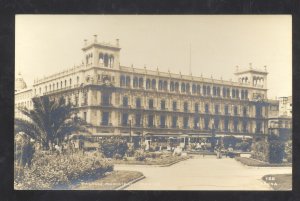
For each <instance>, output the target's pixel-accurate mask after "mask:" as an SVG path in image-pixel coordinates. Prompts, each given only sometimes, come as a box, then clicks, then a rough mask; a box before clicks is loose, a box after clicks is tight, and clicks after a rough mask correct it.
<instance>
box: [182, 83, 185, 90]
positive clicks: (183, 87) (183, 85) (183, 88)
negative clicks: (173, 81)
mask: <svg viewBox="0 0 300 201" xmlns="http://www.w3.org/2000/svg"><path fill="white" fill-rule="evenodd" d="M181 92H185V84H184V83H181Z"/></svg>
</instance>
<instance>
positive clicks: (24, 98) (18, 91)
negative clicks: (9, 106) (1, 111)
mask: <svg viewBox="0 0 300 201" xmlns="http://www.w3.org/2000/svg"><path fill="white" fill-rule="evenodd" d="M32 97H33V94H32V88H27V84H26V82H25V81H24V79H23V77H22V75H21V73H18V75H17V76H16V80H15V118H25V119H27V117H25V116H24V115H23V114H21V112H20V110H19V109H18V108H20V107H26V108H28V109H32V107H33V106H32V100H31V99H32Z"/></svg>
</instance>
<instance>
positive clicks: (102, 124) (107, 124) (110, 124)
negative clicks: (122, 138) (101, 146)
mask: <svg viewBox="0 0 300 201" xmlns="http://www.w3.org/2000/svg"><path fill="white" fill-rule="evenodd" d="M100 125H101V126H112V123H108V122H101V123H100Z"/></svg>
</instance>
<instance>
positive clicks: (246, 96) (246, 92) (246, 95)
mask: <svg viewBox="0 0 300 201" xmlns="http://www.w3.org/2000/svg"><path fill="white" fill-rule="evenodd" d="M245 99H248V90H245Z"/></svg>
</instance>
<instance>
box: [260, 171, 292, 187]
mask: <svg viewBox="0 0 300 201" xmlns="http://www.w3.org/2000/svg"><path fill="white" fill-rule="evenodd" d="M262 179H263V180H264V181H265V182H267V183H268V184H270V186H271V187H272V188H273V189H274V190H292V175H291V174H270V175H265V176H263V178H262Z"/></svg>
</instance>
